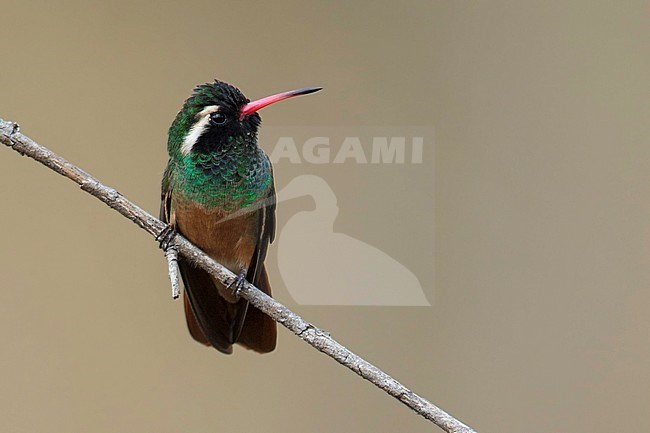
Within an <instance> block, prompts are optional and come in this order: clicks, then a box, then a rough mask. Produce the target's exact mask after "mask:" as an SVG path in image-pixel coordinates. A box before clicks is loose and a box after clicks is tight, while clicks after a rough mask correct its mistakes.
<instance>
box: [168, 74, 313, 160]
mask: <svg viewBox="0 0 650 433" xmlns="http://www.w3.org/2000/svg"><path fill="white" fill-rule="evenodd" d="M319 90H321V88H320V87H305V88H302V89H297V90H292V91H289V92H283V93H278V94H275V95H271V96H267V97H266V98H262V99H258V100H257V101H253V102H251V101H250V100H249V99H248V98H246V97H245V96H244V94H243V93H242V92H241V91H240V90H239V89H237V88H236V87H234V86H231V85H230V84H228V83H224V82H223V81H218V80H215V81H214V82H213V83H206V84H201V85H198V86H196V88H195V89H194V93H193V94H192V96H190V97H189V98H188V99H187V100H186V101H185V104H183V108H182V109H181V111H179V113H178V114H177V115H176V119H174V122H173V123H172V125H171V127H170V128H169V142H168V149H169V154H170V155H171V156H172V157H174V156H176V157H183V156H185V157H186V156H189V155H191V154H196V153H209V152H213V151H215V150H218V149H219V148H221V147H223V146H224V145H226V144H227V143H231V142H233V141H235V142H249V143H251V142H252V143H255V142H256V139H257V128H258V127H259V125H260V123H261V122H262V118H261V117H260V115H259V114H258V113H257V111H258V110H260V109H262V108H264V107H266V106H267V105H270V104H273V103H275V102H278V101H282V100H284V99H288V98H292V97H294V96H298V95H306V94H309V93H313V92H317V91H319Z"/></svg>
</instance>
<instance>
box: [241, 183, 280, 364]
mask: <svg viewBox="0 0 650 433" xmlns="http://www.w3.org/2000/svg"><path fill="white" fill-rule="evenodd" d="M275 207H276V195H275V185H274V184H273V182H271V189H270V191H269V193H268V195H267V196H266V198H265V199H264V201H263V207H262V209H261V212H259V214H258V240H257V245H256V247H255V251H254V253H253V258H252V260H251V264H250V267H249V268H248V274H247V276H246V280H248V281H250V282H251V284H253V285H254V286H255V287H257V288H259V289H260V290H261V291H263V292H264V293H266V294H267V295H269V296H271V285H270V284H269V277H268V275H267V273H266V268H265V267H264V259H266V252H267V249H268V246H269V244H270V243H271V242H273V240H274V239H275ZM276 340H277V325H276V323H275V321H274V320H273V319H271V318H270V317H269V316H267V315H266V314H264V313H262V312H261V311H260V310H258V309H257V308H255V307H253V306H252V305H251V306H249V307H248V312H247V313H246V317H245V320H244V321H243V323H242V325H241V328H240V332H239V339H238V340H237V342H238V343H239V344H241V345H242V346H245V347H247V348H249V349H252V350H255V351H257V352H260V353H267V352H271V351H272V350H273V349H275V344H276Z"/></svg>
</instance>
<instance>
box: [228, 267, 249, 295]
mask: <svg viewBox="0 0 650 433" xmlns="http://www.w3.org/2000/svg"><path fill="white" fill-rule="evenodd" d="M245 282H246V271H244V270H242V271H241V272H240V273H239V275H237V276H236V277H235V278H234V279H233V280H232V281H231V282H230V283H228V285H227V286H226V289H228V290H232V287H233V286H235V289H234V290H233V291H232V294H233V295H234V296H235V297H237V299H239V292H241V289H242V288H243V287H244V283H245Z"/></svg>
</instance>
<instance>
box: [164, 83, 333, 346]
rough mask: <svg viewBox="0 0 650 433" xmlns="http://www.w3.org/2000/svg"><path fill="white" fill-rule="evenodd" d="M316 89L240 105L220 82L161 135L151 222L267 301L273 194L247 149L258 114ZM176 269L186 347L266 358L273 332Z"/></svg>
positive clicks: (239, 97)
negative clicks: (162, 157) (164, 154)
mask: <svg viewBox="0 0 650 433" xmlns="http://www.w3.org/2000/svg"><path fill="white" fill-rule="evenodd" d="M319 90H321V88H320V87H305V88H301V89H297V90H292V91H289V92H283V93H277V94H275V95H271V96H267V97H265V98H262V99H258V100H256V101H252V102H251V101H250V100H249V99H248V98H246V97H245V96H244V95H243V94H242V92H241V91H240V90H239V89H237V88H236V87H234V86H232V85H230V84H227V83H225V82H223V81H218V80H215V81H214V82H212V83H206V84H201V85H198V86H196V87H195V88H194V92H193V93H192V95H191V96H190V97H189V98H188V99H187V100H186V101H185V103H184V104H183V107H182V108H181V110H180V111H179V112H178V114H177V115H176V118H175V119H174V121H173V122H172V124H171V126H170V128H169V138H168V141H167V151H168V153H169V162H168V163H167V168H166V169H165V172H164V175H163V179H162V193H161V206H160V218H161V220H163V221H164V222H166V223H167V224H168V225H169V227H170V228H171V229H172V230H173V231H174V232H176V233H180V234H181V235H183V236H184V237H186V238H187V239H188V240H189V241H190V242H192V243H193V244H195V245H196V246H197V247H199V248H200V249H202V250H203V251H204V252H205V253H206V254H207V255H208V256H210V257H211V258H213V259H214V260H216V261H217V262H219V263H221V264H222V265H224V266H225V267H226V268H228V269H229V270H230V271H232V272H233V273H235V274H236V275H238V277H237V279H236V281H235V283H234V284H235V285H236V288H241V286H242V284H243V283H244V281H248V282H249V283H251V284H253V285H254V286H256V287H258V288H259V289H260V290H262V291H263V292H265V293H266V294H267V295H269V296H270V295H271V286H270V284H269V277H268V275H267V272H266V269H265V266H264V259H265V258H266V253H267V249H268V246H269V244H270V243H271V242H273V239H274V236H275V207H276V197H275V186H274V180H273V167H272V165H271V161H270V160H269V157H268V156H267V155H266V154H265V153H264V151H263V150H262V148H261V147H260V146H259V145H258V143H257V131H258V128H259V126H260V123H261V121H262V119H261V117H260V115H259V114H258V110H260V109H262V108H264V107H266V106H268V105H270V104H273V103H275V102H278V101H282V100H285V99H289V98H292V97H294V96H299V95H306V94H309V93H314V92H317V91H319ZM178 265H179V269H180V273H181V278H182V280H183V284H184V286H185V295H184V299H183V302H184V310H185V319H186V322H187V327H188V329H189V332H190V335H191V336H192V338H194V340H196V341H198V342H200V343H202V344H204V345H206V346H211V347H214V348H215V349H217V350H218V351H220V352H222V353H225V354H231V353H232V351H233V344H235V343H237V344H240V345H242V346H244V347H246V348H248V349H252V350H254V351H256V352H260V353H267V352H271V351H272V350H273V349H275V345H276V334H277V330H276V324H275V322H274V321H273V320H272V319H271V318H270V317H268V316H266V315H265V314H264V313H262V312H261V311H259V310H258V309H256V308H255V307H253V306H249V305H248V301H247V300H245V299H243V298H240V297H239V296H237V290H231V289H232V287H230V286H224V285H223V284H222V283H221V282H220V281H218V280H217V279H215V278H213V277H211V276H210V275H209V274H208V273H207V272H205V271H204V270H202V269H200V268H198V267H196V266H194V265H193V264H192V263H191V262H189V261H188V260H187V259H185V258H182V257H179V260H178Z"/></svg>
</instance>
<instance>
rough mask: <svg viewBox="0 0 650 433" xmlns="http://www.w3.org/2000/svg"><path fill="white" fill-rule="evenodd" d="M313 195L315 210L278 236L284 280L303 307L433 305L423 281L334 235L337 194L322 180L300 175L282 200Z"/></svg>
mask: <svg viewBox="0 0 650 433" xmlns="http://www.w3.org/2000/svg"><path fill="white" fill-rule="evenodd" d="M303 196H309V197H311V198H312V199H313V200H314V203H315V209H314V210H310V211H299V212H297V213H296V214H294V215H292V216H291V217H290V218H289V220H288V221H287V223H286V224H285V225H284V227H283V228H282V230H281V231H280V233H279V237H278V241H277V243H278V246H277V260H278V269H279V271H280V275H281V277H282V279H283V280H284V283H285V285H286V287H287V290H288V291H289V293H290V294H291V296H292V297H293V298H294V300H295V301H296V302H297V303H299V304H302V305H374V306H430V305H431V304H430V303H429V301H428V300H427V298H426V296H425V294H424V291H423V290H422V286H421V284H420V281H419V280H418V278H417V277H416V276H415V274H413V272H411V271H410V270H409V269H408V268H407V267H406V266H404V265H403V264H402V263H400V262H399V261H397V260H396V259H394V258H393V257H391V256H390V255H389V254H387V253H385V252H384V251H382V250H380V249H379V248H376V247H374V246H372V245H370V244H368V243H366V242H363V241H361V240H359V239H356V238H354V237H352V236H349V235H347V234H345V233H336V232H335V231H334V221H335V220H336V217H337V215H338V213H339V208H338V206H337V199H336V194H335V193H334V191H333V190H332V188H331V187H330V185H329V184H328V183H327V182H326V181H325V179H323V178H322V177H319V176H316V175H311V174H310V175H300V176H297V177H295V178H293V179H292V180H291V181H290V182H289V183H288V184H287V185H286V186H285V187H284V188H283V189H282V190H281V191H279V193H278V201H287V200H291V199H294V198H298V197H303Z"/></svg>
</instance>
